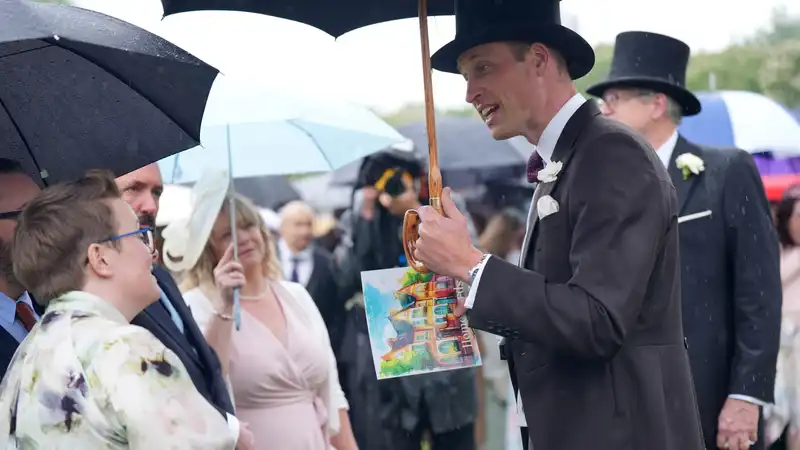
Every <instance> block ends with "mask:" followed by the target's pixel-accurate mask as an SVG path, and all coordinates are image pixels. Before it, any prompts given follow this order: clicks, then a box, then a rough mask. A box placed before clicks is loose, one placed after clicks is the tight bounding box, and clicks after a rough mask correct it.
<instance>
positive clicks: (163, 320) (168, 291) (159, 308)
mask: <svg viewBox="0 0 800 450" xmlns="http://www.w3.org/2000/svg"><path fill="white" fill-rule="evenodd" d="M153 273H154V275H155V276H156V280H157V281H158V286H159V287H160V288H161V289H162V290H163V291H164V294H165V295H166V296H167V301H169V302H170V303H171V304H172V306H173V307H174V308H175V310H176V311H177V312H178V315H179V316H180V317H181V320H182V321H183V324H184V332H185V333H187V335H184V334H181V331H180V330H179V329H178V327H177V325H175V324H174V322H173V321H172V316H170V315H169V311H167V309H166V307H164V305H162V304H161V303H160V302H161V301H160V300H158V301H157V302H156V303H154V304H152V305H150V306H148V307H147V308H146V309H145V310H144V314H145V315H146V316H147V317H148V318H149V319H151V320H152V321H153V322H155V329H153V330H151V331H152V332H154V333H155V332H157V331H160V332H161V334H162V336H157V337H158V338H159V339H160V340H161V339H162V338H163V337H165V336H169V338H170V339H171V340H172V341H174V342H176V343H177V344H178V345H180V346H181V347H183V346H185V344H189V345H190V346H192V343H191V341H190V340H189V332H190V328H191V327H190V324H193V323H194V318H192V316H191V312H190V311H189V308H188V307H187V306H186V304H183V305H181V304H180V303H181V302H182V300H181V302H176V301H174V299H183V296H181V293H180V290H179V289H178V287H177V286H176V285H175V283H174V282H172V277H171V276H170V275H169V273H166V272H164V271H163V269H161V268H160V267H159V268H157V269H156V270H154V271H153ZM165 277H169V278H170V279H169V280H166V279H165ZM170 325H172V326H170ZM193 347H195V350H196V349H197V347H198V346H197V345H194V346H193ZM185 352H186V353H187V354H189V356H190V357H191V358H193V359H194V360H195V361H196V362H197V363H198V364H200V363H201V361H200V360H199V359H198V358H199V355H198V354H197V352H196V351H194V350H192V349H191V348H187V349H185ZM201 365H202V364H201Z"/></svg>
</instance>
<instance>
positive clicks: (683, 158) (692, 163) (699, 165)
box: [675, 153, 706, 180]
mask: <svg viewBox="0 0 800 450" xmlns="http://www.w3.org/2000/svg"><path fill="white" fill-rule="evenodd" d="M675 165H677V166H678V169H681V172H683V179H684V180H688V179H689V176H690V175H692V174H694V175H700V172H702V171H704V170H706V166H705V164H704V163H703V160H702V159H700V157H699V156H697V155H695V154H693V153H684V154H682V155H678V157H677V158H675Z"/></svg>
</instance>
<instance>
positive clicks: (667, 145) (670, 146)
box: [656, 130, 678, 167]
mask: <svg viewBox="0 0 800 450" xmlns="http://www.w3.org/2000/svg"><path fill="white" fill-rule="evenodd" d="M677 143H678V130H675V131H673V132H672V135H671V136H670V137H669V139H667V142H664V143H663V144H661V147H658V149H656V154H657V155H658V158H659V159H660V160H661V162H663V163H664V167H669V161H670V159H671V158H672V152H674V151H675V145H676V144H677Z"/></svg>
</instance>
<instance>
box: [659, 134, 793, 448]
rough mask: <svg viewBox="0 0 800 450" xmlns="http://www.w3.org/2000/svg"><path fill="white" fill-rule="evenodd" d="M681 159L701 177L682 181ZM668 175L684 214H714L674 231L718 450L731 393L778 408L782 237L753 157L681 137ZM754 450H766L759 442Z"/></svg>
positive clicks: (711, 436)
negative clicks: (690, 161) (699, 166)
mask: <svg viewBox="0 0 800 450" xmlns="http://www.w3.org/2000/svg"><path fill="white" fill-rule="evenodd" d="M684 153H691V154H694V155H696V156H698V157H699V158H700V159H702V160H703V162H704V166H705V171H703V172H701V173H700V174H699V175H697V176H695V175H691V176H689V177H688V178H687V179H684V177H683V174H682V173H681V171H680V169H678V167H677V165H676V163H675V160H676V158H677V157H678V156H679V155H682V154H684ZM668 171H669V174H670V176H671V177H672V182H673V183H674V184H675V189H676V191H677V195H678V215H679V216H688V215H690V214H695V213H701V212H705V211H711V215H710V216H708V217H704V218H701V219H696V220H690V221H686V222H683V223H681V224H680V225H679V226H678V229H679V234H680V250H681V251H680V254H681V269H682V270H681V280H682V283H681V284H682V288H681V292H682V301H683V327H684V333H685V334H686V337H687V341H688V343H689V358H690V361H691V366H692V373H693V375H694V383H695V387H696V390H697V401H698V405H699V408H700V417H701V419H702V424H703V432H704V433H703V434H704V435H705V440H706V447H707V448H716V436H717V421H718V417H719V413H720V410H721V409H722V405H723V404H724V403H725V400H726V399H727V397H728V396H729V395H731V394H734V395H736V394H738V395H744V396H748V397H753V398H755V399H757V400H761V401H763V402H766V403H770V402H772V401H773V390H774V383H775V365H776V360H777V356H778V346H779V339H780V320H781V280H780V268H779V265H780V263H779V249H778V238H777V235H776V233H775V229H774V227H773V225H772V219H771V216H770V212H769V204H768V203H767V198H766V195H765V193H764V187H763V185H762V183H761V178H760V176H759V174H758V170H757V169H756V166H755V164H754V163H753V158H752V156H750V154H748V153H747V152H745V151H742V150H737V149H712V148H706V147H698V146H696V145H694V144H692V143H690V142H688V141H686V140H685V139H683V138H679V139H678V141H677V143H676V145H675V150H674V151H673V153H672V157H671V158H670V163H669V166H668ZM763 435H764V433H763V429H762V430H761V432H759V436H763ZM751 448H754V449H763V448H764V446H763V440H759V442H757V444H756V445H755V446H753V447H751Z"/></svg>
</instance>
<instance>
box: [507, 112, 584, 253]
mask: <svg viewBox="0 0 800 450" xmlns="http://www.w3.org/2000/svg"><path fill="white" fill-rule="evenodd" d="M598 115H600V110H599V109H598V108H597V105H596V104H595V103H594V101H592V100H587V101H586V103H584V104H583V105H582V106H581V107H580V108H578V110H577V111H575V114H573V115H572V117H571V118H570V119H569V121H567V124H566V126H564V130H563V131H562V132H561V136H559V138H558V142H557V143H556V148H555V149H554V150H553V159H552V160H553V162H561V163H562V167H561V172H560V173H559V174H558V176H557V177H556V179H555V181H553V182H552V183H539V184H538V185H537V186H536V191H535V192H534V193H533V202H532V203H531V207H530V209H529V210H528V228H527V230H526V231H525V239H524V240H523V244H522V252H521V255H520V263H519V265H520V267H524V266H525V261H527V258H528V251H529V249H530V244H531V241H532V238H533V236H535V233H536V226H537V225H538V224H539V214H538V209H537V206H538V202H539V199H541V198H542V197H545V196H547V195H550V194H552V193H553V191H554V190H555V188H556V187H557V186H558V184H559V182H560V181H561V178H562V176H563V174H564V172H565V171H566V170H567V166H568V165H569V161H570V159H572V154H573V151H572V150H573V147H574V146H575V142H576V141H577V140H578V136H580V134H581V131H583V129H584V126H585V125H586V123H587V122H588V121H589V120H591V119H592V118H593V117H596V116H598ZM551 164H552V163H551Z"/></svg>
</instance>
